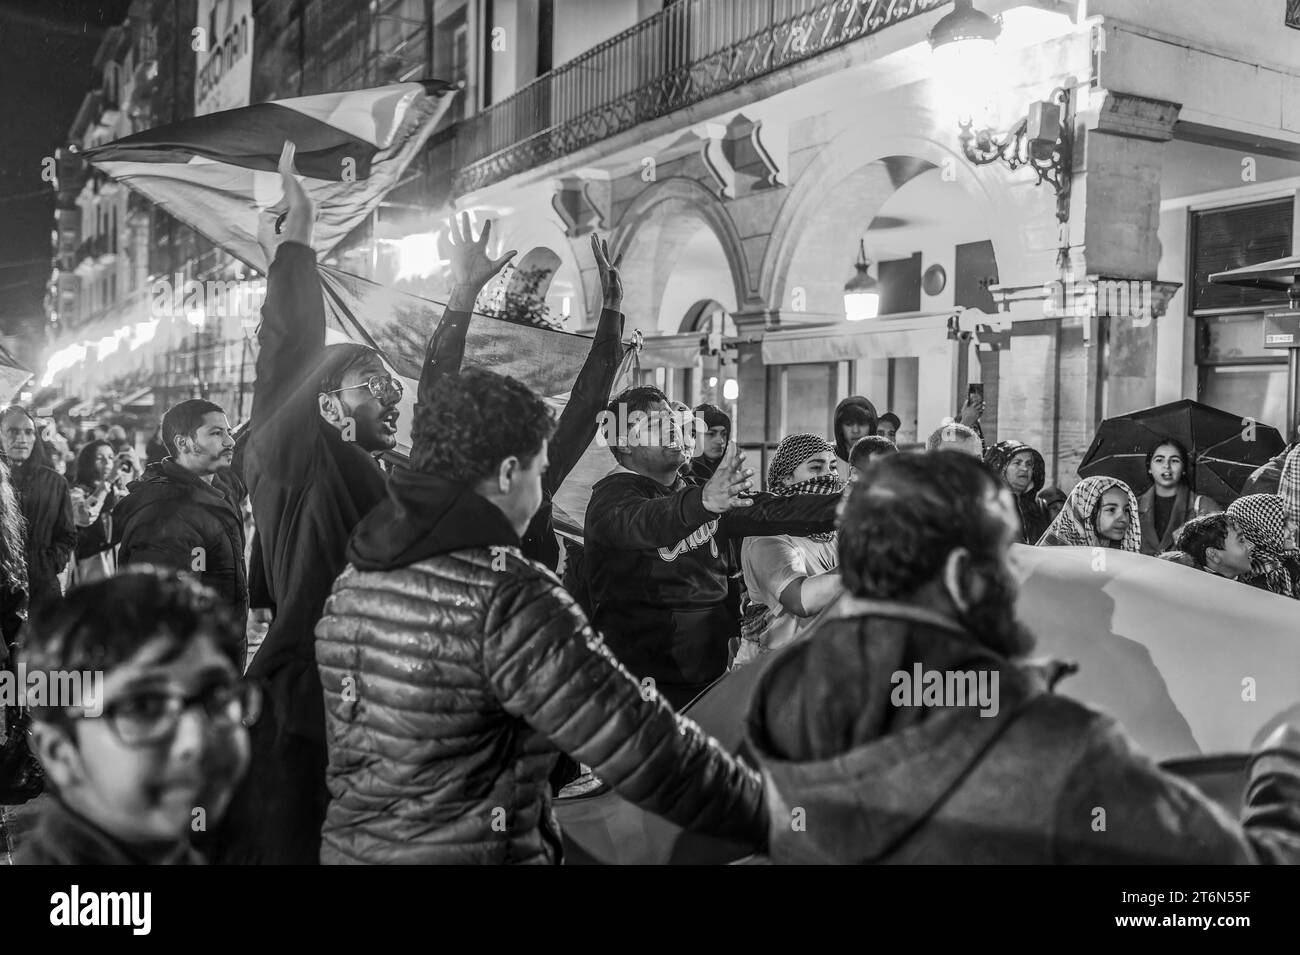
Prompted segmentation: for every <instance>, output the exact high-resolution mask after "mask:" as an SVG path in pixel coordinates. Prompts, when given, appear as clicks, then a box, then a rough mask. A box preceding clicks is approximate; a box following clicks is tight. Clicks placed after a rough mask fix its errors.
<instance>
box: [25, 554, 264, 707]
mask: <svg viewBox="0 0 1300 955" xmlns="http://www.w3.org/2000/svg"><path fill="white" fill-rule="evenodd" d="M159 636H166V637H168V638H170V639H171V640H172V641H174V643H175V652H176V653H177V654H179V653H181V652H183V651H184V649H185V647H186V646H187V645H188V644H189V643H190V642H191V641H193V640H195V639H198V638H199V637H204V636H206V637H210V638H211V639H212V641H213V642H214V643H215V644H216V646H217V649H218V650H219V651H220V652H221V653H222V655H223V656H225V657H226V658H227V659H229V660H230V662H231V663H232V664H233V665H234V667H235V671H236V672H237V673H240V674H242V673H243V671H244V661H243V659H242V655H243V646H244V630H243V627H242V625H241V624H240V623H239V622H238V621H237V620H236V619H235V616H234V614H232V613H231V611H230V608H229V607H228V606H227V605H226V603H225V602H224V601H223V600H221V598H220V597H218V596H217V594H216V592H215V591H213V590H212V589H211V588H209V587H205V586H204V585H203V584H200V583H199V582H198V581H197V580H195V579H194V578H193V577H191V576H189V575H188V574H186V573H184V572H182V571H176V570H164V569H162V568H158V567H152V566H150V565H148V564H137V565H131V566H129V567H124V568H123V569H121V570H120V571H118V572H117V573H116V574H115V575H114V576H112V577H107V578H104V579H103V580H96V581H94V582H93V583H88V584H82V585H81V586H79V587H74V588H73V589H72V590H71V591H69V592H68V594H67V596H65V597H64V598H63V600H61V601H49V602H47V603H45V604H43V605H42V606H38V607H37V608H36V609H35V610H34V611H33V612H32V615H31V617H30V618H29V619H28V621H27V623H26V625H25V626H24V629H23V635H22V638H21V640H20V642H19V651H18V652H19V656H20V658H21V659H22V661H23V662H24V663H25V664H26V666H27V669H28V671H36V670H41V671H54V670H62V671H85V670H99V671H104V672H105V674H106V675H107V671H110V670H112V669H113V668H114V667H117V666H121V665H122V664H123V663H125V662H126V661H127V660H130V659H131V658H132V657H133V656H135V655H136V654H137V653H138V652H139V651H140V648H141V647H143V646H145V644H147V643H149V642H150V641H152V640H154V639H155V638H157V637H159ZM61 712H62V710H61V709H60V708H58V707H33V709H32V715H33V716H35V717H36V718H37V719H44V720H47V721H49V720H52V719H56V718H57V716H58V714H59V713H61Z"/></svg>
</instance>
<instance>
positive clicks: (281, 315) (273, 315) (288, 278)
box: [249, 142, 325, 480]
mask: <svg viewBox="0 0 1300 955" xmlns="http://www.w3.org/2000/svg"><path fill="white" fill-rule="evenodd" d="M293 157H294V144H293V143H288V142H287V143H285V146H284V152H283V153H281V155H280V180H281V183H282V185H283V188H284V195H285V201H286V202H287V203H288V212H287V214H286V216H285V222H284V229H283V240H282V242H281V243H280V246H279V248H278V249H277V250H276V253H275V260H274V261H273V262H272V263H271V268H270V271H269V272H268V273H267V277H266V301H265V303H264V304H263V305H262V323H261V325H260V326H259V327H258V332H257V339H258V343H259V345H260V349H259V351H258V354H257V378H256V381H255V383H254V385H253V411H252V420H253V421H254V422H255V423H256V427H254V428H253V430H252V433H251V436H250V439H249V441H250V444H252V445H253V446H257V447H260V450H261V451H262V452H263V453H265V454H269V455H273V456H274V458H275V460H276V469H277V472H279V473H277V477H278V478H280V479H283V480H293V477H294V475H299V476H303V475H305V473H306V471H307V469H308V467H309V460H310V458H309V454H308V450H309V448H310V447H311V442H310V441H307V440H305V437H306V436H307V435H310V434H312V433H314V432H313V430H312V429H313V428H314V427H315V419H316V417H317V416H318V414H319V412H318V410H317V399H316V395H317V391H316V387H315V382H312V381H309V380H308V378H309V377H310V376H311V374H312V372H313V371H314V370H315V369H316V367H317V366H318V365H319V363H320V360H321V355H322V353H323V352H324V349H325V301H324V298H323V296H322V294H321V286H320V273H319V272H318V271H317V269H316V253H315V252H314V251H313V250H312V247H311V237H312V227H313V225H314V223H315V218H316V210H315V207H314V205H313V203H312V201H311V199H310V197H309V196H308V195H307V193H306V191H305V190H304V189H303V188H302V184H301V183H299V182H298V180H297V178H296V177H295V176H294V165H293Z"/></svg>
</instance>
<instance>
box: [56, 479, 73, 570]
mask: <svg viewBox="0 0 1300 955" xmlns="http://www.w3.org/2000/svg"><path fill="white" fill-rule="evenodd" d="M51 484H52V486H53V488H54V527H53V529H52V530H51V532H50V554H49V557H50V561H51V566H52V567H55V568H57V569H62V568H63V567H65V566H66V565H67V563H68V561H69V560H71V559H72V553H73V551H75V550H76V549H77V522H76V519H75V518H74V517H73V513H72V494H71V492H70V491H69V489H68V485H67V483H66V482H65V481H63V479H62V478H59V479H57V480H55V481H53V482H51Z"/></svg>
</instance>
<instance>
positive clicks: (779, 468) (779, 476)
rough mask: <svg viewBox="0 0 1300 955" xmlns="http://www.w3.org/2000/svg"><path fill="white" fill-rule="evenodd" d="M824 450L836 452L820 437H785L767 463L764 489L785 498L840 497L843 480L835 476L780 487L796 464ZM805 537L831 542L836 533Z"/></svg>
mask: <svg viewBox="0 0 1300 955" xmlns="http://www.w3.org/2000/svg"><path fill="white" fill-rule="evenodd" d="M826 451H830V452H831V453H832V454H833V453H835V445H833V444H831V443H830V442H829V441H827V440H826V439H825V438H823V437H821V436H820V435H816V434H809V433H806V432H805V433H802V434H791V435H786V437H785V438H784V439H783V440H782V441H781V443H780V444H779V445H777V447H776V454H774V455H772V460H771V461H770V462H768V465H767V489H768V490H769V491H771V492H772V493H773V494H776V495H779V496H781V497H788V496H789V495H791V494H843V493H844V479H843V478H841V477H840V476H839V475H838V474H834V473H831V474H819V475H818V476H817V477H815V478H809V479H808V480H807V481H800V482H799V483H798V484H789V485H785V486H782V484H781V482H782V481H783V480H785V479H786V478H788V477H790V476H791V475H792V474H794V472H795V470H796V469H797V468H798V467H799V465H801V464H803V463H804V462H805V461H807V460H808V459H809V458H811V457H812V456H813V455H814V454H822V453H823V452H826ZM808 537H809V539H810V540H815V541H830V540H835V532H834V531H823V532H822V533H820V534H809V535H808Z"/></svg>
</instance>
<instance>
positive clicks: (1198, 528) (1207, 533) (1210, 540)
mask: <svg viewBox="0 0 1300 955" xmlns="http://www.w3.org/2000/svg"><path fill="white" fill-rule="evenodd" d="M1237 529H1238V524H1237V519H1236V518H1235V517H1233V516H1232V515H1230V514H1206V515H1204V516H1202V517H1193V518H1192V519H1191V520H1190V521H1188V522H1187V523H1186V524H1184V525H1183V526H1182V527H1180V528H1179V529H1178V533H1177V534H1175V535H1174V549H1175V550H1180V551H1182V552H1183V553H1185V554H1186V555H1187V556H1188V557H1190V558H1192V560H1194V561H1196V566H1197V567H1205V566H1206V564H1207V563H1208V561H1206V559H1205V552H1206V551H1207V550H1209V549H1210V548H1211V547H1213V548H1214V549H1215V550H1223V548H1224V545H1225V544H1227V542H1228V531H1230V530H1234V531H1235V530H1237Z"/></svg>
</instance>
